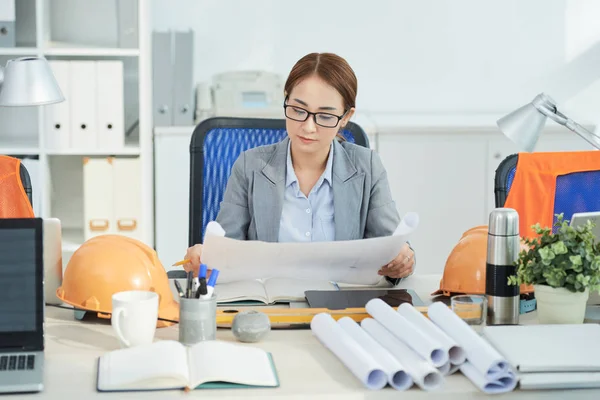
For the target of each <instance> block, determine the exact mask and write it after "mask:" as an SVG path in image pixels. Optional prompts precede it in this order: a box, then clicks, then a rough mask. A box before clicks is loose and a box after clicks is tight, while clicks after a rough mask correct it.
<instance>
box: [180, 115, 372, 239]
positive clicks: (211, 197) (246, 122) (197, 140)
mask: <svg viewBox="0 0 600 400" xmlns="http://www.w3.org/2000/svg"><path fill="white" fill-rule="evenodd" d="M342 134H343V136H344V138H345V139H346V140H347V141H349V142H351V143H356V144H359V145H362V146H365V147H369V142H368V138H367V135H366V134H365V133H364V131H363V130H362V129H361V128H360V127H359V126H358V125H356V124H354V123H349V124H348V125H347V126H346V128H345V130H344V131H343V132H342ZM286 136H287V132H286V129H285V120H283V119H259V118H230V117H219V118H210V119H208V120H205V121H203V122H202V123H200V124H199V125H198V126H197V127H196V129H195V130H194V133H193V135H192V140H191V143H190V230H189V240H190V242H189V244H190V245H193V244H196V243H202V240H203V238H204V231H205V229H206V225H207V224H208V222H210V221H214V220H215V219H216V217H217V214H218V213H219V208H220V204H221V201H222V200H223V194H224V193H225V188H226V186H227V180H228V179H229V175H230V173H231V168H232V167H233V163H234V162H235V160H237V158H238V156H239V155H240V154H241V153H242V152H243V151H245V150H248V149H251V148H254V147H257V146H262V145H268V144H273V143H277V142H279V141H281V140H283V139H284V138H285V137H286Z"/></svg>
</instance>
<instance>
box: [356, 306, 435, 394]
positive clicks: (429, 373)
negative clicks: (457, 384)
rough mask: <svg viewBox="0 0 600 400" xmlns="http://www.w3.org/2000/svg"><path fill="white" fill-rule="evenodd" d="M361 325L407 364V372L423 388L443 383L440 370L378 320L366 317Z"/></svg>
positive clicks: (428, 388) (399, 359)
mask: <svg viewBox="0 0 600 400" xmlns="http://www.w3.org/2000/svg"><path fill="white" fill-rule="evenodd" d="M361 326H362V328H363V329H364V330H365V331H366V332H367V333H368V334H369V335H371V336H372V337H373V339H375V340H376V341H377V342H379V344H381V345H382V346H383V347H385V348H386V349H387V350H388V351H389V352H390V353H392V355H393V356H394V357H395V358H397V359H398V361H400V363H401V364H402V365H403V366H405V368H406V372H408V374H409V375H410V376H411V377H412V379H413V381H414V382H415V383H416V384H417V385H418V386H419V387H420V388H421V389H423V390H434V389H437V388H439V387H440V386H441V385H442V383H443V382H444V377H443V376H442V374H441V373H440V371H438V370H437V369H436V368H435V367H434V366H433V365H431V364H430V363H429V362H427V361H426V360H425V359H423V358H421V357H420V356H419V355H418V354H417V353H415V352H414V351H413V350H412V349H411V348H410V347H408V346H407V345H406V344H404V342H402V341H401V340H400V339H398V338H397V337H396V336H395V335H394V334H393V333H391V332H390V331H388V330H387V329H386V328H385V327H384V326H383V325H382V324H380V323H379V322H378V321H376V320H374V319H373V318H365V319H363V320H362V322H361Z"/></svg>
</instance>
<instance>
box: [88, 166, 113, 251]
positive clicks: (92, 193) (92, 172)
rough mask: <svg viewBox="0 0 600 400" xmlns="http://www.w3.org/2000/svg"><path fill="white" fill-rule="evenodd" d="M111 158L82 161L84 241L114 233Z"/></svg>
mask: <svg viewBox="0 0 600 400" xmlns="http://www.w3.org/2000/svg"><path fill="white" fill-rule="evenodd" d="M113 161H114V158H113V157H108V158H91V157H85V158H84V159H83V216H84V224H85V226H84V239H85V240H88V239H91V238H92V237H94V236H98V235H105V234H109V233H114V232H115V229H114V219H113V215H114V207H113V198H114V193H113V191H114V189H113Z"/></svg>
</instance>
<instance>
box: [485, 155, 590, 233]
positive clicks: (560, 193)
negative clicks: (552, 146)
mask: <svg viewBox="0 0 600 400" xmlns="http://www.w3.org/2000/svg"><path fill="white" fill-rule="evenodd" d="M517 164H518V155H517V154H513V155H511V156H508V157H507V158H506V159H505V160H504V161H503V162H502V163H501V164H500V166H499V167H498V169H497V170H496V189H495V192H496V207H503V206H504V202H505V201H506V197H507V196H508V193H509V192H510V188H511V186H512V183H513V181H514V179H515V173H516V171H517ZM499 193H500V195H499ZM590 211H600V171H586V172H573V173H570V174H566V175H559V176H558V177H557V178H556V192H555V197H554V213H553V216H554V217H553V220H552V221H553V222H552V224H553V227H552V231H553V232H556V227H555V226H554V224H555V223H556V214H561V213H562V214H563V216H564V219H565V220H570V219H571V217H572V216H573V214H575V213H579V212H590Z"/></svg>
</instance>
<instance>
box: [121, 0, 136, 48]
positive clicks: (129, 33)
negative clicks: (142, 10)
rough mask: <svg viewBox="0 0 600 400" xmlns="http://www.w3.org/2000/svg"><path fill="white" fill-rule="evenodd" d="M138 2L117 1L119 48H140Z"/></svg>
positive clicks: (134, 0)
mask: <svg viewBox="0 0 600 400" xmlns="http://www.w3.org/2000/svg"><path fill="white" fill-rule="evenodd" d="M137 3H138V0H119V1H117V7H118V8H117V24H118V28H117V29H118V32H119V47H121V48H133V49H135V48H137V47H138V39H139V38H138V4H137Z"/></svg>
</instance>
